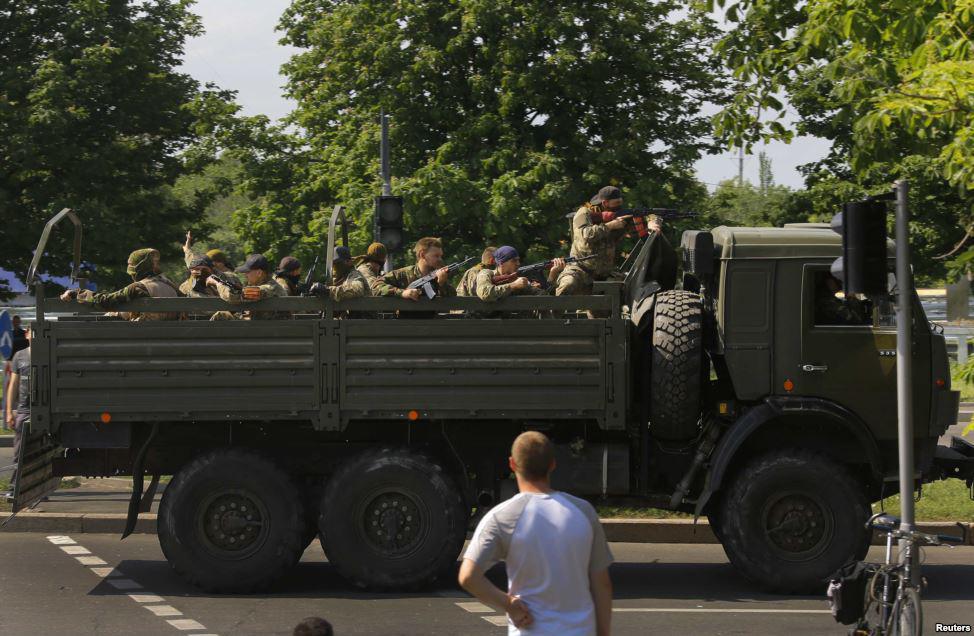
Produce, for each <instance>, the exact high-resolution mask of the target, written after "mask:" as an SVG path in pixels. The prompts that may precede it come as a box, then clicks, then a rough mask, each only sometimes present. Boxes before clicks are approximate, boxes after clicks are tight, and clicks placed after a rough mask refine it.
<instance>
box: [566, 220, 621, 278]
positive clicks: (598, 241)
mask: <svg viewBox="0 0 974 636" xmlns="http://www.w3.org/2000/svg"><path fill="white" fill-rule="evenodd" d="M625 235H626V230H625V229H621V230H610V229H609V228H608V227H606V226H605V224H602V223H599V224H596V223H592V219H591V217H590V215H589V211H588V208H587V207H586V206H584V205H583V206H582V207H580V208H578V211H577V212H575V216H574V217H572V250H571V255H572V256H575V257H576V258H583V257H585V256H590V255H592V254H595V255H596V257H595V258H593V259H592V260H590V261H586V262H584V263H579V264H578V267H581V268H582V269H584V270H585V271H587V272H589V273H590V274H592V275H593V276H594V277H595V278H596V280H603V279H605V278H606V277H608V275H609V274H611V273H612V271H613V269H615V261H616V252H617V251H618V247H619V241H621V240H622V237H623V236H625Z"/></svg>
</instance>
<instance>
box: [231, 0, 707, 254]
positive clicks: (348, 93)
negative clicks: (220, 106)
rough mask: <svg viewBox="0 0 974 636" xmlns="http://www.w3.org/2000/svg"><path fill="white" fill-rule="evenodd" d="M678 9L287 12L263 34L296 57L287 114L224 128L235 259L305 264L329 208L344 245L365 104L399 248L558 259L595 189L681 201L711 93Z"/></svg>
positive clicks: (370, 182) (352, 1)
mask: <svg viewBox="0 0 974 636" xmlns="http://www.w3.org/2000/svg"><path fill="white" fill-rule="evenodd" d="M681 6H682V5H681V3H678V2H675V1H662V2H655V3H647V2H643V1H641V0H610V1H608V2H603V3H599V4H597V5H596V4H585V3H580V4H579V3H576V4H572V5H571V6H569V5H566V4H564V3H552V2H547V1H545V0H518V1H514V0H453V1H451V2H443V1H442V0H399V1H397V2H389V1H388V0H296V1H295V2H294V3H293V4H292V5H291V7H290V8H289V9H288V10H287V11H286V12H285V14H284V16H283V18H282V20H281V28H282V29H283V30H284V34H285V35H284V38H283V41H284V42H285V43H287V44H291V45H294V46H297V47H300V48H301V49H303V51H302V52H301V53H299V54H297V55H296V56H294V57H293V58H292V59H291V60H290V62H288V63H287V64H286V65H285V67H284V70H285V72H286V74H287V76H288V82H287V92H288V95H289V96H290V97H292V98H293V99H295V100H296V101H297V108H296V110H295V111H294V113H293V114H292V115H291V116H290V117H289V118H288V120H287V122H285V127H276V128H275V127H274V126H271V125H270V124H269V122H267V121H266V120H251V121H250V122H249V123H250V132H249V133H240V132H239V131H238V133H239V134H241V135H242V137H241V139H243V138H244V137H247V136H248V135H249V140H244V142H243V143H241V144H240V145H238V147H247V146H249V147H250V148H251V150H247V151H244V152H241V155H242V156H241V161H242V162H243V164H244V166H245V170H246V171H247V174H248V178H247V188H248V192H250V193H251V194H252V195H254V196H255V197H256V198H257V203H256V204H255V205H253V206H251V207H249V208H248V209H245V210H242V211H241V212H240V213H239V214H238V215H237V216H236V217H235V224H236V226H237V227H238V228H239V231H240V232H241V234H243V235H245V236H247V238H248V242H249V245H250V247H252V248H259V249H264V250H268V251H270V252H272V253H273V254H274V255H275V256H279V255H280V254H282V253H287V252H298V253H301V252H304V253H307V250H310V249H312V246H311V242H312V241H314V242H319V241H320V235H321V233H322V232H323V228H324V224H323V223H322V218H323V215H322V210H326V211H330V205H331V204H333V203H334V202H342V203H344V204H346V205H347V207H348V209H349V211H350V212H351V215H352V216H353V218H355V219H356V220H357V224H358V229H357V231H356V233H355V243H356V247H361V246H362V245H363V244H364V243H366V242H367V241H368V240H369V235H370V227H371V223H370V221H369V217H370V215H371V208H372V203H371V197H372V196H373V195H374V194H377V193H378V192H379V179H378V157H379V152H378V121H379V111H380V109H384V110H385V111H386V112H387V113H389V114H390V115H391V120H392V129H391V137H392V149H393V152H392V168H393V174H394V175H396V179H395V180H394V184H393V188H394V191H395V192H397V193H399V194H402V195H403V196H404V197H405V199H406V206H407V208H406V209H407V230H408V232H409V236H410V237H412V238H418V237H419V236H422V235H426V234H433V235H439V236H442V237H443V238H444V240H445V241H446V243H447V249H448V254H450V255H459V254H460V253H461V252H463V253H477V252H479V251H480V249H482V246H483V245H484V244H485V243H487V242H492V243H495V244H500V243H512V244H514V245H517V246H518V247H519V248H521V249H522V250H524V249H527V250H528V251H529V253H531V257H534V256H540V255H547V254H549V253H553V252H555V251H557V252H560V253H563V252H564V251H565V247H564V246H565V244H566V240H567V238H568V234H567V222H566V220H565V219H564V216H565V214H566V213H568V212H571V211H572V210H573V209H574V208H575V207H576V206H577V205H578V204H579V203H580V202H582V201H584V200H586V199H588V198H589V197H590V196H591V195H592V194H593V193H594V192H595V191H596V190H597V189H598V188H599V187H600V186H602V185H605V184H607V183H616V184H619V185H621V186H623V187H624V189H625V191H626V193H627V196H628V198H629V200H630V201H632V202H635V203H641V204H645V205H648V204H653V205H667V204H670V203H673V202H674V201H678V200H680V199H681V198H682V197H683V196H684V194H687V193H689V192H698V185H697V184H696V183H695V181H694V179H693V178H692V176H691V175H692V164H693V161H694V160H695V159H696V158H697V157H698V156H699V154H700V153H701V152H702V151H704V150H707V149H710V148H711V147H712V143H711V142H710V141H709V132H710V127H709V122H708V120H707V119H706V118H705V117H703V116H701V115H700V114H699V112H700V107H701V106H702V104H703V103H704V102H705V101H716V102H718V103H719V102H720V101H721V83H720V81H719V80H718V79H717V77H716V70H717V68H718V65H717V64H716V62H715V61H714V60H713V59H712V58H711V57H710V55H709V51H710V47H711V45H712V43H713V41H714V38H715V37H716V31H715V28H714V25H713V24H712V23H711V22H710V21H709V19H707V18H706V17H704V16H703V15H702V14H700V13H698V12H696V11H691V12H690V14H689V15H687V16H685V17H678V16H675V15H674V12H676V11H677V10H678V9H680V8H681ZM286 126H290V128H288V127H286ZM253 148H256V150H253ZM307 233H310V234H311V235H312V236H313V238H312V239H311V240H310V241H309V240H305V241H302V240H301V239H298V238H296V237H298V236H301V235H302V234H307ZM559 244H560V245H561V246H560V247H559Z"/></svg>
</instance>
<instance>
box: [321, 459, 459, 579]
mask: <svg viewBox="0 0 974 636" xmlns="http://www.w3.org/2000/svg"><path fill="white" fill-rule="evenodd" d="M321 510H322V515H321V517H320V520H319V524H320V527H321V544H322V547H323V548H324V550H325V554H326V555H327V556H328V560H329V561H330V562H331V563H333V564H334V565H335V567H336V568H337V569H338V571H339V572H340V573H341V574H342V575H343V576H344V577H346V578H347V579H349V580H350V581H352V582H353V583H355V584H356V585H358V586H360V587H367V588H371V589H401V588H416V587H420V586H424V585H428V584H430V583H432V582H433V581H434V580H435V579H436V578H437V576H439V575H440V574H442V573H444V571H446V570H448V569H450V568H452V567H453V566H454V564H455V563H456V560H457V555H459V554H460V550H461V549H462V547H463V541H464V538H465V537H466V527H467V513H466V511H465V510H464V505H463V499H462V498H461V496H460V492H459V491H458V490H457V488H456V486H455V485H454V484H453V481H452V480H451V479H450V478H449V477H448V476H447V475H446V474H444V472H443V469H442V468H441V467H440V466H438V465H437V464H435V463H433V462H431V461H430V460H429V459H427V458H426V457H423V456H421V455H417V454H415V453H412V452H409V451H405V450H392V449H380V450H376V451H369V452H366V453H363V454H361V455H359V456H358V457H355V458H354V459H352V460H350V461H349V462H348V463H347V464H345V465H344V466H343V467H342V468H341V469H339V471H338V473H336V474H335V476H334V477H333V478H332V479H331V480H330V481H329V482H328V486H327V487H326V488H325V494H324V497H323V498H322V503H321Z"/></svg>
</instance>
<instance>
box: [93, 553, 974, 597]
mask: <svg viewBox="0 0 974 636" xmlns="http://www.w3.org/2000/svg"><path fill="white" fill-rule="evenodd" d="M457 567H459V565H458V566H457ZM116 568H117V569H118V570H120V571H121V572H122V573H124V575H125V576H126V577H128V578H131V579H133V580H135V581H137V582H138V583H139V584H141V585H142V586H143V587H144V588H146V590H150V591H151V592H152V593H154V594H159V595H162V596H166V597H169V596H172V597H177V596H187V597H203V598H216V597H228V596H229V597H233V596H240V597H243V598H316V597H321V598H345V599H356V600H366V599H369V600H371V599H400V598H428V597H431V596H436V597H451V596H456V597H458V598H461V597H466V593H465V592H464V591H463V590H461V589H460V588H459V586H457V584H456V582H455V581H456V568H455V569H454V570H453V572H452V573H451V575H450V576H448V577H447V578H445V579H444V580H442V581H441V582H440V583H439V584H437V585H436V586H434V587H433V588H431V589H423V590H417V591H414V592H372V591H369V590H362V589H359V588H357V587H355V586H354V585H352V584H351V583H349V582H348V581H346V580H345V579H344V578H342V577H341V576H340V575H339V573H338V571H337V570H336V569H335V567H334V566H332V565H331V564H329V563H325V562H317V563H315V562H311V563H299V564H298V565H297V566H296V567H295V568H294V569H292V570H291V571H290V572H289V573H288V574H287V575H285V576H284V577H283V578H282V579H281V580H280V581H278V582H277V583H276V584H275V585H274V587H273V589H272V590H270V591H267V592H261V593H257V594H248V595H223V594H213V593H209V592H204V591H202V590H199V589H197V588H195V587H193V586H191V585H189V584H188V583H186V582H185V581H183V579H182V578H180V577H179V576H178V575H176V573H175V572H173V571H172V569H171V568H170V567H169V565H168V564H167V563H166V562H165V561H149V560H125V561H122V562H121V563H120V564H118V565H117V566H116ZM611 573H612V582H613V587H614V592H615V593H614V598H615V599H617V600H625V599H685V600H698V601H706V602H722V603H733V602H737V601H742V602H744V601H746V602H753V601H786V600H794V599H796V598H805V599H822V598H824V594H825V591H824V589H823V591H822V596H805V597H795V596H784V595H777V594H767V593H765V592H762V591H761V590H760V589H759V588H758V587H757V586H755V585H754V584H752V583H750V582H748V581H747V580H745V579H744V578H742V577H741V576H740V575H739V574H738V573H737V571H736V570H735V569H734V568H733V566H731V565H730V564H729V563H625V562H623V563H616V564H614V565H613V566H612V569H611ZM923 574H924V577H925V578H927V579H928V581H930V585H929V587H928V588H927V589H926V590H924V594H923V597H924V599H927V600H969V599H971V598H972V595H971V592H970V590H969V589H968V587H967V585H966V582H969V581H971V580H972V579H974V565H925V566H924V568H923ZM488 576H489V578H490V579H491V580H492V581H494V583H495V584H497V585H498V586H500V587H501V588H502V589H503V588H504V587H505V586H506V577H505V572H504V568H503V566H497V567H495V568H493V569H491V570H490V572H489V573H488ZM128 592H130V590H124V591H123V590H118V589H116V588H115V587H113V586H112V585H110V584H109V583H107V582H106V581H104V580H103V581H102V582H100V583H99V584H98V585H97V586H96V587H95V588H94V589H92V590H91V591H90V592H89V594H92V595H96V596H101V595H116V594H124V593H128Z"/></svg>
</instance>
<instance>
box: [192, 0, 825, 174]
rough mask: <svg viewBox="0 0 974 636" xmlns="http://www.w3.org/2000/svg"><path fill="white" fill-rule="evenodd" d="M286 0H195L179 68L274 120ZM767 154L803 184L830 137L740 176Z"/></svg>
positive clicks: (725, 169) (714, 165)
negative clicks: (194, 32)
mask: <svg viewBox="0 0 974 636" xmlns="http://www.w3.org/2000/svg"><path fill="white" fill-rule="evenodd" d="M289 4H290V0H198V2H197V4H196V5H195V7H194V11H195V12H196V13H197V14H198V15H200V16H201V17H202V19H203V26H204V28H205V29H206V33H205V34H204V35H203V36H201V37H199V38H193V39H192V40H190V41H189V42H187V44H186V56H185V60H184V64H183V69H184V70H185V71H186V72H187V73H189V74H190V75H192V76H193V77H194V78H196V79H197V80H199V81H201V82H214V83H216V84H217V85H218V86H219V87H220V88H225V89H230V90H235V91H237V101H238V102H239V103H240V105H241V106H242V107H243V112H244V114H246V115H257V114H264V115H267V116H269V117H271V118H272V119H277V118H280V117H282V116H284V115H285V114H287V113H288V112H289V111H290V110H291V109H292V108H293V106H294V103H293V102H291V101H290V100H287V99H285V98H284V97H283V94H282V93H283V91H282V89H281V86H282V85H283V84H284V78H283V77H282V76H281V75H280V67H281V65H282V64H283V63H284V62H286V61H287V60H288V58H289V57H290V56H291V55H292V54H294V53H295V52H296V51H297V50H298V49H295V48H293V47H286V46H282V45H281V44H279V43H278V40H279V39H280V36H281V34H280V33H279V32H277V31H275V26H276V25H277V22H278V18H279V17H280V15H281V13H282V12H283V10H284V9H285V7H287V6H288V5H289ZM762 150H763V151H764V152H766V153H767V154H768V157H769V158H770V159H771V166H772V173H773V175H774V179H775V182H776V183H780V184H783V185H786V186H789V187H792V188H800V187H802V185H803V183H802V177H801V174H800V173H799V172H798V170H797V167H798V166H800V165H802V164H805V163H810V162H812V161H816V160H818V159H821V158H822V157H824V156H825V154H826V153H827V152H828V142H826V141H825V140H824V139H818V138H815V137H799V138H796V139H795V140H794V141H792V142H791V144H784V143H780V142H775V143H771V144H768V145H766V146H763V145H761V146H757V147H755V149H754V153H755V154H754V155H746V156H745V157H744V178H745V179H746V180H749V181H751V182H752V183H757V182H758V158H757V152H758V151H762ZM696 169H697V177H698V178H699V179H700V181H702V182H704V183H706V184H707V185H708V186H710V187H711V189H712V188H713V186H715V185H716V184H717V183H719V182H721V181H723V180H726V179H732V178H735V177H736V176H737V171H738V157H737V153H735V152H730V153H724V154H719V155H711V156H707V157H703V158H702V159H700V160H699V161H698V162H697V164H696Z"/></svg>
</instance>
